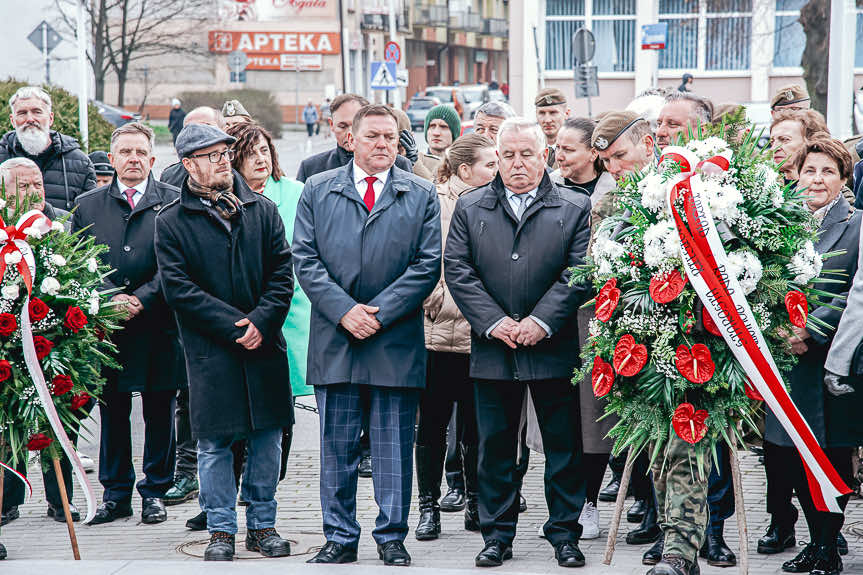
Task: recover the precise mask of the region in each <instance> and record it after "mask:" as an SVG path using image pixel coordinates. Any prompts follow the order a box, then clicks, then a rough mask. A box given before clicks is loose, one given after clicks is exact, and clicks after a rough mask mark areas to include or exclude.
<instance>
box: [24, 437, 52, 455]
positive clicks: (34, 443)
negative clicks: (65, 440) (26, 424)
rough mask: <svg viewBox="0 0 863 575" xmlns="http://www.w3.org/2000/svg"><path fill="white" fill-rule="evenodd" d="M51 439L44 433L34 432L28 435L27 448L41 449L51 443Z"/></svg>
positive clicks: (31, 449) (32, 449)
mask: <svg viewBox="0 0 863 575" xmlns="http://www.w3.org/2000/svg"><path fill="white" fill-rule="evenodd" d="M53 441H54V440H53V439H51V438H50V437H48V436H47V435H45V434H44V433H35V434H33V435H31V436H30V439H29V440H28V441H27V449H29V450H30V451H42V450H43V449H45V448H46V447H48V446H49V445H51V443H53Z"/></svg>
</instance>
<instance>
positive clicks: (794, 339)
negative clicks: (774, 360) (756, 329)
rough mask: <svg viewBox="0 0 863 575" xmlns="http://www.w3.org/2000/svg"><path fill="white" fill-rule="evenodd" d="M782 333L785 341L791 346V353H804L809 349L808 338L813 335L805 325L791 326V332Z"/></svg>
mask: <svg viewBox="0 0 863 575" xmlns="http://www.w3.org/2000/svg"><path fill="white" fill-rule="evenodd" d="M780 335H781V336H782V337H784V338H785V341H787V342H788V344H789V345H790V346H791V353H793V354H794V355H803V354H804V353H806V352H807V351H809V346H808V345H806V340H807V339H809V338H810V337H812V336H811V335H810V334H809V332H808V331H807V330H806V328H805V327H797V326H796V325H795V326H791V333H788V332H787V331H781V332H780Z"/></svg>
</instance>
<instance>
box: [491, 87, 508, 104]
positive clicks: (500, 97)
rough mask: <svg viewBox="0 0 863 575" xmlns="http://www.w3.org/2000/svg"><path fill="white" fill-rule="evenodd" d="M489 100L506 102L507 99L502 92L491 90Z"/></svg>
mask: <svg viewBox="0 0 863 575" xmlns="http://www.w3.org/2000/svg"><path fill="white" fill-rule="evenodd" d="M488 99H489V101H490V102H506V101H507V97H506V94H504V93H503V91H501V90H489V91H488Z"/></svg>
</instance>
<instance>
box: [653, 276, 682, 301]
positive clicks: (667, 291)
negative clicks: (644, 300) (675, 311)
mask: <svg viewBox="0 0 863 575" xmlns="http://www.w3.org/2000/svg"><path fill="white" fill-rule="evenodd" d="M684 287H686V278H685V277H683V275H682V274H681V273H680V271H678V270H671V271H670V272H668V273H664V274H656V275H654V276H653V277H652V278H650V287H649V288H648V291H649V292H650V297H651V298H652V299H653V301H655V302H656V303H668V302H670V301H672V300H674V298H676V297H677V296H679V295H680V294H681V293H683V288H684Z"/></svg>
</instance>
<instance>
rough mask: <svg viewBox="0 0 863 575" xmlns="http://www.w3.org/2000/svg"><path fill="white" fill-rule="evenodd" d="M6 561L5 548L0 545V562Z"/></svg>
mask: <svg viewBox="0 0 863 575" xmlns="http://www.w3.org/2000/svg"><path fill="white" fill-rule="evenodd" d="M3 559H6V548H5V547H3V544H2V543H0V561H2V560H3Z"/></svg>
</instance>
